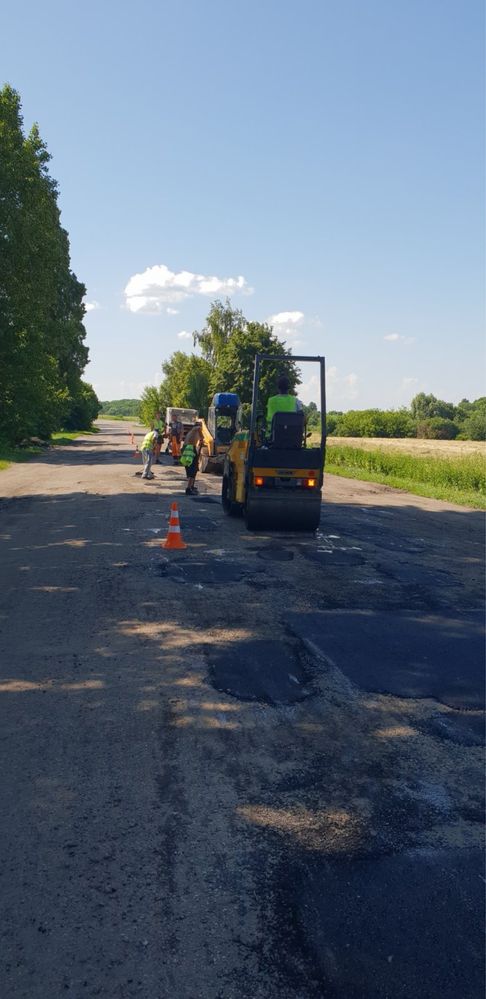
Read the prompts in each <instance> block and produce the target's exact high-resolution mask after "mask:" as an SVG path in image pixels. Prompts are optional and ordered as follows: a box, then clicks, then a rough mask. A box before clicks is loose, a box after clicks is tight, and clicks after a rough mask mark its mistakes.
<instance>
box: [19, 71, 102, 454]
mask: <svg viewBox="0 0 486 999" xmlns="http://www.w3.org/2000/svg"><path fill="white" fill-rule="evenodd" d="M0 148H1V156H0V241H1V255H0V441H2V442H3V443H5V444H17V443H19V442H21V441H22V440H23V439H28V438H30V437H32V436H37V437H40V438H42V439H48V438H49V436H50V434H51V433H52V432H53V431H54V430H59V429H61V428H62V429H72V430H77V429H86V428H88V427H89V426H90V425H91V423H92V420H93V419H95V418H96V416H97V415H98V411H99V402H98V399H97V397H96V394H95V392H94V390H93V388H92V387H91V385H89V384H88V383H87V382H84V381H83V380H82V377H81V376H82V374H83V371H84V369H85V367H86V364H87V361H88V349H87V347H86V345H85V343H84V340H85V337H86V331H85V328H84V325H83V318H84V314H85V307H84V304H83V298H84V296H85V294H86V288H85V286H84V284H82V283H81V282H80V281H78V279H77V277H76V275H75V274H74V273H73V271H72V270H71V264H70V255H69V238H68V234H67V232H66V230H65V229H64V228H63V227H62V225H61V221H60V210H59V207H58V194H59V191H58V185H57V183H56V181H55V180H54V179H53V178H52V177H51V176H50V174H49V170H48V164H49V160H50V155H49V153H48V151H47V148H46V145H45V143H44V142H43V140H42V138H41V136H40V133H39V129H38V126H37V125H35V124H34V125H33V126H32V128H31V130H30V132H29V133H28V134H27V135H25V134H24V130H23V119H22V110H21V101H20V96H19V94H18V93H17V91H15V90H14V89H13V88H12V87H11V86H9V85H6V86H4V87H3V88H2V89H0Z"/></svg>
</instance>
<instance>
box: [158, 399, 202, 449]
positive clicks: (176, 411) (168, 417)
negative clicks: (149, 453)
mask: <svg viewBox="0 0 486 999" xmlns="http://www.w3.org/2000/svg"><path fill="white" fill-rule="evenodd" d="M197 419H198V412H197V409H181V408H180V407H178V406H168V407H167V409H166V411H165V427H166V433H167V432H168V429H169V426H170V424H171V423H172V421H173V420H179V421H180V423H182V426H183V434H182V441H181V444H182V443H183V441H184V437H185V436H186V434H187V433H188V432H189V430H191V428H192V427H193V426H194V424H195V423H196V420H197ZM165 453H166V454H170V437H169V438H168V441H167V446H166V449H165Z"/></svg>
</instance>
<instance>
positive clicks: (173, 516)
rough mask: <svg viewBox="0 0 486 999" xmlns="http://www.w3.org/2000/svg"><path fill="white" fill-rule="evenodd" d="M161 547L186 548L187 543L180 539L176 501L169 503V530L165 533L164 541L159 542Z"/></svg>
mask: <svg viewBox="0 0 486 999" xmlns="http://www.w3.org/2000/svg"><path fill="white" fill-rule="evenodd" d="M161 548H178V549H181V548H187V545H186V544H185V542H184V541H183V540H182V534H181V528H180V524H179V511H178V509H177V503H172V504H171V507H170V520H169V532H168V534H167V537H166V539H165V541H162V542H161Z"/></svg>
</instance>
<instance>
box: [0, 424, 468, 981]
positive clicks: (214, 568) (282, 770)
mask: <svg viewBox="0 0 486 999" xmlns="http://www.w3.org/2000/svg"><path fill="white" fill-rule="evenodd" d="M99 426H100V431H101V432H100V433H99V434H98V435H97V436H96V437H92V436H90V437H84V438H83V437H81V438H79V439H78V440H77V441H75V442H73V444H72V446H69V447H63V448H56V449H50V450H49V451H47V452H46V453H45V454H42V455H40V456H39V457H38V458H36V459H35V460H33V461H32V462H29V463H27V464H22V465H18V466H12V467H11V468H9V469H8V470H7V471H6V472H4V473H2V474H1V476H0V497H1V499H0V545H1V549H0V552H1V557H0V578H1V584H2V586H1V592H2V597H1V602H0V651H1V675H0V740H1V741H0V744H1V752H2V775H3V780H2V790H1V802H0V804H1V815H2V823H1V825H2V865H1V868H0V910H1V921H0V940H1V944H0V978H1V981H2V987H1V995H2V999H58V997H64V996H66V995H67V996H72V997H75V999H84V997H89V996H103V997H106V999H115V997H116V999H136V997H137V999H237V997H242V999H250V997H251V999H253V997H255V999H274V997H275V999H317V997H329V999H402V997H403V999H410V997H412V996H413V997H414V999H431V997H435V996H440V997H441V999H457V996H461V997H462V999H479V997H480V996H481V997H482V995H483V993H484V966H483V929H484V927H483V904H482V903H483V896H484V884H485V878H484V865H483V859H482V858H483V846H484V839H483V830H484V825H483V819H484V800H483V772H484V769H483V768H484V683H483V676H484V639H483V629H482V621H483V608H484V592H483V579H484V518H483V515H482V514H480V513H478V512H477V511H472V510H467V509H465V508H460V507H454V506H451V505H450V504H446V503H441V502H437V501H433V500H427V499H422V498H419V497H415V496H410V495H408V494H406V493H402V492H399V491H397V490H392V489H388V488H386V487H382V486H375V485H372V484H369V483H360V482H355V481H353V480H348V479H337V478H332V477H331V476H329V477H328V478H327V479H326V481H325V486H324V503H323V508H322V520H321V528H320V530H319V532H318V533H317V535H316V536H309V535H298V534H289V535H288V534H278V535H277V534H275V535H271V534H250V533H249V532H247V531H246V530H245V528H244V526H243V524H242V522H241V521H239V520H238V519H233V518H227V517H225V516H224V514H223V512H222V510H221V507H220V504H219V489H220V480H218V479H217V478H215V477H212V476H211V477H209V476H200V477H199V480H198V482H199V486H200V490H201V495H200V497H198V498H189V497H186V496H185V495H184V493H183V489H184V475H183V470H182V469H179V468H175V467H173V466H172V464H171V463H170V459H168V458H165V457H164V458H163V463H162V465H160V466H155V467H154V471H155V474H156V478H155V479H154V480H153V481H151V482H142V481H141V480H140V477H139V476H138V475H137V474H136V472H137V470H138V471H139V469H138V468H137V459H134V458H133V457H132V452H133V448H132V446H131V444H130V439H129V433H130V432H131V430H132V426H131V424H129V423H127V424H125V423H122V422H114V421H108V420H104V421H100V423H99ZM137 435H138V437H139V438H140V436H141V432H140V431H137ZM174 499H175V500H177V501H178V504H179V511H180V516H181V526H182V532H183V537H184V539H185V541H186V542H187V544H188V548H187V549H186V551H184V552H167V551H166V550H165V549H162V548H161V539H163V538H164V537H165V534H166V530H167V523H168V514H169V506H170V503H171V502H172V501H173V500H174Z"/></svg>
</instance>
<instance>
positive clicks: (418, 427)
mask: <svg viewBox="0 0 486 999" xmlns="http://www.w3.org/2000/svg"><path fill="white" fill-rule="evenodd" d="M327 432H328V434H330V435H331V436H333V437H420V438H425V439H429V440H472V441H484V440H486V396H481V398H479V399H475V400H474V401H473V402H470V401H469V399H462V400H461V402H460V403H459V404H458V405H457V406H455V405H454V403H452V402H445V401H444V400H443V399H437V398H436V396H435V395H432V394H429V395H426V394H425V392H419V393H418V395H416V396H415V397H414V398H413V399H412V401H411V403H410V407H409V408H406V407H402V408H401V409H395V410H393V409H388V410H384V409H354V410H353V409H352V410H349V411H348V412H346V413H343V412H339V411H331V412H329V413H328V414H327Z"/></svg>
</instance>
